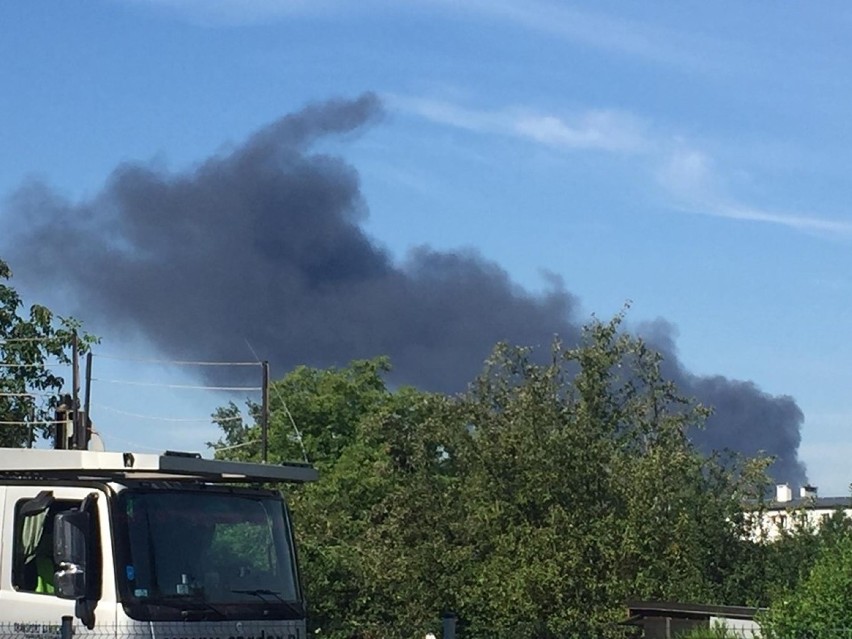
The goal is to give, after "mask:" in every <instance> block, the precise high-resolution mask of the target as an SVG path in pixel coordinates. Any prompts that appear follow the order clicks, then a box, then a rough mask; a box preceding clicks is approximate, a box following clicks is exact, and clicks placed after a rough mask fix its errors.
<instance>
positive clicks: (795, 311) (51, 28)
mask: <svg viewBox="0 0 852 639" xmlns="http://www.w3.org/2000/svg"><path fill="white" fill-rule="evenodd" d="M850 23H852V8H850V7H849V6H848V4H847V3H840V2H826V3H821V4H820V6H819V11H816V10H815V8H814V7H813V6H812V5H808V4H805V3H789V4H783V5H779V4H778V3H770V2H753V3H737V2H722V3H706V2H690V1H685V2H680V3H677V4H676V5H672V4H671V3H658V2H646V3H633V2H618V1H603V2H597V3H594V4H593V5H592V4H586V5H581V4H568V3H561V2H537V1H532V2H531V1H524V2H516V1H509V0H493V1H491V2H480V1H478V0H474V1H471V2H467V3H464V4H463V5H462V3H451V2H446V1H443V0H411V1H409V2H406V3H392V2H385V1H381V0H375V1H366V2H362V3H358V4H357V7H356V5H355V4H354V3H341V2H337V1H336V0H325V1H318V2H307V1H296V0H293V1H288V0H186V1H180V2H179V1H178V0H125V1H121V2H119V1H118V0H92V1H90V2H88V3H85V4H79V3H65V2H59V1H55V2H42V3H29V2H6V3H3V4H0V60H2V62H0V83H2V84H0V87H2V89H0V121H2V123H3V126H2V127H0V144H2V148H3V149H4V151H5V152H4V153H2V154H0V195H2V196H3V197H10V196H11V195H12V194H13V193H14V192H15V191H16V190H17V189H18V188H19V187H20V186H21V185H22V184H24V183H25V182H26V181H28V180H31V179H33V178H39V179H42V180H44V181H46V182H47V183H48V184H50V185H51V186H52V187H53V188H54V189H56V191H57V192H58V193H59V194H61V195H62V196H64V197H67V198H70V199H71V200H77V199H81V198H86V197H88V196H91V195H93V194H95V193H97V192H98V190H99V189H100V188H101V186H102V185H103V183H104V180H105V179H106V178H107V176H108V175H109V174H110V172H111V171H112V170H113V169H114V168H115V167H116V165H118V164H119V163H121V162H125V161H142V162H150V163H153V164H154V165H157V166H163V167H168V168H170V169H173V170H180V169H182V168H185V167H189V166H192V165H193V164H194V163H197V162H199V161H201V160H203V159H204V158H205V157H207V156H209V155H210V154H211V153H215V152H217V151H221V150H223V149H227V148H229V146H230V145H234V144H237V143H239V142H240V141H241V140H243V139H244V138H245V137H246V136H247V135H248V134H250V133H251V132H252V131H254V130H256V129H257V128H258V127H260V126H262V125H264V124H266V123H268V122H270V121H272V120H274V119H276V118H278V117H280V116H281V115H283V114H285V113H288V112H291V111H295V110H297V109H299V108H301V107H302V106H303V105H304V104H305V103H307V102H312V101H321V100H325V99H327V98H330V97H336V96H343V97H354V96H357V95H359V94H361V93H363V92H364V91H374V92H376V93H377V94H378V95H379V96H380V97H381V98H382V100H383V103H384V105H385V112H386V113H385V116H384V117H383V118H382V119H381V120H380V121H379V122H376V123H374V124H372V125H371V126H370V127H368V128H367V129H366V130H365V131H363V132H360V133H359V134H358V135H357V136H353V137H352V138H351V139H346V140H344V141H342V142H328V143H327V145H328V150H329V151H330V152H332V153H335V154H339V155H341V156H342V157H344V158H345V159H346V161H347V162H349V163H351V164H352V165H353V166H354V167H355V168H357V170H358V171H359V173H360V177H361V181H362V192H363V195H364V198H365V200H366V204H367V206H368V209H369V214H368V217H366V219H365V220H364V221H363V224H364V226H365V228H366V229H367V231H368V232H369V233H370V235H371V236H372V237H373V238H374V239H375V240H376V241H377V242H378V243H380V244H381V245H383V246H384V247H386V249H387V250H388V251H389V252H390V253H391V254H392V255H394V256H395V257H396V258H397V259H399V260H402V259H404V258H405V255H406V252H407V251H408V250H409V249H410V248H412V247H413V246H416V245H420V244H428V245H430V246H432V247H434V248H437V249H441V250H447V251H449V250H459V249H466V248H472V249H475V250H477V251H479V252H480V253H481V255H482V256H484V257H485V258H487V259H489V260H493V261H495V262H497V263H498V264H500V265H501V266H502V267H503V268H505V269H506V270H507V271H508V272H509V274H510V275H511V277H512V278H513V279H514V280H515V281H516V282H517V283H518V284H519V285H520V286H522V287H525V288H526V289H528V290H532V291H544V290H547V288H548V286H549V284H548V282H549V278H551V277H554V276H556V277H559V278H561V279H562V280H563V281H564V285H565V287H566V289H567V290H569V291H570V292H571V293H572V294H573V295H575V296H576V297H577V299H578V300H579V302H580V304H581V307H582V309H583V312H584V314H585V315H586V316H591V315H592V314H593V313H594V314H595V315H597V316H599V317H608V316H610V315H611V314H613V313H615V312H617V311H618V310H619V309H621V308H622V307H623V305H624V304H625V303H626V302H627V301H628V300H629V301H630V302H631V310H630V311H629V316H628V317H629V321H630V322H631V323H635V324H638V323H641V322H643V321H651V320H654V319H656V318H658V317H661V318H664V319H665V320H666V321H668V322H670V323H671V324H672V325H674V327H676V329H677V333H678V338H677V347H678V351H679V354H680V356H681V359H682V361H683V362H684V364H685V365H686V366H687V367H688V368H689V369H690V370H691V371H693V372H696V373H702V374H715V373H719V374H723V375H726V376H728V377H732V378H736V379H743V380H752V381H754V382H755V383H756V384H758V385H759V386H760V387H761V388H762V389H763V390H764V391H766V392H768V393H771V394H776V395H784V394H788V395H791V396H793V397H794V398H795V399H796V401H797V402H798V404H799V406H800V407H801V408H802V410H803V411H804V413H805V425H804V429H803V444H802V446H801V449H800V453H801V456H802V458H803V459H804V460H805V462H806V463H807V466H808V472H809V476H810V479H811V480H812V482H813V483H816V484H817V485H819V486H820V489H821V493H822V494H835V495H837V494H845V493H846V492H847V487H848V485H849V481H850V480H852V476H850V475H849V473H848V472H847V470H846V460H847V459H848V457H849V455H850V453H852V441H850V435H849V429H848V424H849V421H850V418H852V400H850V399H849V396H850V395H849V393H848V391H847V389H848V388H849V387H850V386H852V372H851V371H850V364H849V363H850V361H852V346H850V343H849V340H847V339H846V333H847V331H846V326H847V324H848V321H849V320H850V319H852V318H850V304H851V303H852V295H850V294H852V280H850V274H852V263H850V262H852V253H850V245H852V214H850V212H849V210H848V199H849V198H848V196H849V193H850V188H849V186H848V180H847V178H846V172H847V171H848V167H849V166H850V163H852V144H850V143H849V142H850V139H849V138H850V137H852V131H850V125H849V118H848V111H849V102H850V90H852V79H850V76H849V74H848V73H847V65H848V61H849V60H850V55H852V42H851V41H850V39H849V38H848V34H849V31H850V26H852V24H850ZM0 215H2V213H0ZM12 223H14V224H20V223H21V220H9V219H6V220H4V219H3V218H2V217H0V233H2V225H3V224H12ZM13 266H14V265H13ZM18 275H21V276H23V275H25V274H21V273H18ZM28 288H32V289H33V290H32V293H33V295H34V296H35V295H40V296H41V297H44V296H45V295H48V296H49V297H53V298H55V299H57V303H59V304H60V305H61V299H60V298H61V295H58V294H57V293H56V292H51V291H47V292H44V291H37V290H35V289H37V288H38V287H37V286H33V285H32V284H28ZM59 308H60V310H61V306H60V307H59ZM86 320H87V326H91V327H92V330H94V331H95V332H97V333H99V334H101V335H102V336H103V337H104V344H103V345H102V349H103V351H104V352H110V353H122V354H128V353H133V354H142V355H144V356H150V357H156V356H157V354H156V353H153V352H151V351H150V347H149V346H147V345H146V343H145V341H144V340H143V339H142V338H139V339H137V340H135V341H125V340H126V338H125V337H122V338H121V341H119V339H118V338H117V337H115V338H113V339H110V337H111V335H110V327H109V326H105V325H103V324H102V323H101V324H99V320H98V318H86ZM115 375H116V376H119V377H120V376H121V375H122V371H121V370H118V371H117V372H116V373H115ZM160 375H161V371H154V372H153V373H152V378H158V376H160ZM105 394H106V391H105ZM197 401H198V402H199V403H198V408H197V410H195V412H196V413H197V412H198V410H201V412H202V413H204V412H205V411H206V410H208V409H207V408H205V407H204V405H203V402H204V401H209V399H208V400H197ZM118 402H122V405H125V402H124V398H121V399H119V398H118V397H116V399H115V400H114V401H113V403H118ZM202 408H203V409H204V410H202ZM187 410H189V409H187ZM135 412H138V413H145V412H146V411H145V410H144V409H139V408H136V409H135ZM148 412H150V411H148ZM190 413H191V414H194V413H192V412H191V411H190ZM103 419H104V426H101V429H102V430H105V431H106V434H107V439H108V440H109V431H110V430H111V429H110V427H109V426H108V425H107V422H108V421H109V418H108V417H107V416H106V415H105V416H104V418H103ZM119 431H120V427H119V426H118V425H116V426H115V427H114V429H113V432H119ZM184 432H186V433H191V437H192V438H194V439H192V440H191V441H188V443H189V444H191V443H194V442H196V441H200V442H203V441H205V439H209V438H211V437H213V436H215V432H213V431H211V430H210V428H209V427H202V426H199V427H198V428H197V429H196V430H185V431H184ZM189 437H190V435H186V436H185V438H189ZM125 438H126V439H129V440H133V439H134V436H133V435H132V434H131V435H127V434H125ZM116 439H117V438H116ZM138 439H139V438H138V437H137V438H136V440H137V441H138ZM116 445H119V446H120V444H118V442H116ZM195 447H196V448H198V447H199V446H198V445H196V446H195Z"/></svg>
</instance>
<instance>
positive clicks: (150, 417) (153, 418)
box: [94, 404, 242, 423]
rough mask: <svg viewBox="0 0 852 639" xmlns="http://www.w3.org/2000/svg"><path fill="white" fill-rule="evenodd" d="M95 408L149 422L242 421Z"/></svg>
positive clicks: (101, 406)
mask: <svg viewBox="0 0 852 639" xmlns="http://www.w3.org/2000/svg"><path fill="white" fill-rule="evenodd" d="M94 407H95V408H98V409H100V410H105V411H108V412H110V413H116V414H117V415H124V416H125V417H135V418H136V419H148V420H151V421H160V422H178V423H212V422H214V421H215V422H230V421H236V420H238V419H242V416H240V415H236V416H234V417H222V418H218V419H217V418H213V417H160V416H157V415H142V414H141V413H131V412H129V411H126V410H122V409H120V408H114V407H112V406H104V405H103V404H95V406H94Z"/></svg>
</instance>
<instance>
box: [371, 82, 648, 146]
mask: <svg viewBox="0 0 852 639" xmlns="http://www.w3.org/2000/svg"><path fill="white" fill-rule="evenodd" d="M386 101H387V102H388V104H389V106H390V108H391V109H394V110H397V111H402V112H405V113H408V114H412V115H417V116H419V117H422V118H425V119H427V120H430V121H432V122H435V123H438V124H445V125H448V126H452V127H455V128H459V129H464V130H467V131H473V132H477V133H492V134H498V135H503V136H511V137H516V138H523V139H526V140H529V141H532V142H536V143H539V144H544V145H546V146H549V147H553V148H557V149H564V150H597V151H611V152H622V153H635V152H639V151H641V149H642V148H643V147H644V146H645V144H646V140H645V133H644V130H643V129H644V126H643V124H642V122H641V121H640V120H638V119H637V118H635V117H633V116H631V115H630V114H627V113H623V112H620V111H616V110H588V111H584V112H581V113H575V114H572V115H569V116H565V117H560V116H555V115H551V114H543V113H539V112H535V111H532V110H529V109H506V110H498V111H486V110H475V109H468V108H465V107H461V106H459V105H456V104H452V103H450V102H446V101H442V100H433V99H425V98H406V97H401V96H394V95H389V96H386Z"/></svg>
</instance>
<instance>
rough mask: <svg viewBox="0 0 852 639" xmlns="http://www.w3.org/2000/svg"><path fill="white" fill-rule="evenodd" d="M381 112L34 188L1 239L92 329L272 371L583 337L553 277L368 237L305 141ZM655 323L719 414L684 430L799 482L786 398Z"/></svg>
mask: <svg viewBox="0 0 852 639" xmlns="http://www.w3.org/2000/svg"><path fill="white" fill-rule="evenodd" d="M381 115H382V108H381V104H380V102H379V100H378V99H377V98H376V97H375V96H374V95H372V94H365V95H363V96H361V97H359V98H357V99H354V100H333V101H329V102H325V103H322V104H315V105H310V106H307V107H306V108H304V109H302V110H301V111H299V112H297V113H294V114H290V115H286V116H284V117H282V118H281V119H279V120H277V121H276V122H273V123H272V124H270V125H269V126H266V127H264V128H262V129H260V130H259V131H257V132H256V133H254V134H253V135H251V136H250V137H249V138H248V139H247V140H246V141H245V142H244V143H242V144H240V145H238V146H236V147H235V148H233V149H232V150H230V151H228V152H226V153H222V154H217V155H214V156H213V157H210V158H208V159H207V160H205V161H203V162H202V163H201V164H199V165H197V166H196V167H194V168H192V169H190V170H186V171H182V172H175V173H171V172H167V171H164V170H160V169H156V168H152V167H150V166H146V165H143V164H135V163H127V164H122V165H120V166H119V167H117V168H116V169H115V170H114V171H113V173H112V174H111V175H110V176H109V178H108V179H107V181H106V183H105V185H104V187H103V189H102V190H101V191H100V192H99V193H98V194H97V195H96V196H94V197H92V198H90V199H88V200H86V201H81V202H70V201H67V200H66V199H64V198H62V197H61V196H59V195H58V194H56V193H54V192H53V191H52V190H51V189H50V188H49V187H48V186H46V185H44V184H30V185H28V186H26V187H24V188H22V189H21V190H20V191H19V192H17V193H15V194H14V195H13V197H11V198H10V199H9V201H8V204H7V206H6V210H5V211H4V216H5V219H6V220H7V224H8V226H10V227H12V228H11V229H10V230H9V231H8V232H7V233H4V234H3V236H0V250H2V251H3V256H4V259H6V260H7V261H8V262H9V263H10V265H11V266H12V268H13V270H15V271H16V273H17V274H18V275H24V274H25V276H24V279H25V280H26V281H27V282H29V283H35V282H38V283H40V284H39V286H40V287H41V288H44V289H46V288H48V287H51V288H55V287H60V288H61V289H62V290H64V291H66V292H68V293H69V294H70V296H71V297H73V298H74V299H75V300H77V301H78V302H79V304H80V309H78V311H77V315H78V316H79V317H80V318H81V319H83V320H84V321H87V323H88V320H87V318H90V317H101V318H106V320H108V322H109V324H110V325H112V326H119V327H126V328H128V329H131V330H141V331H142V332H143V333H144V334H145V335H146V336H147V337H148V338H150V339H151V340H152V341H153V342H154V343H155V344H157V345H158V346H159V347H160V348H161V349H162V350H163V352H165V353H168V354H169V355H171V356H174V357H180V358H191V359H205V360H208V359H222V360H243V359H246V355H247V346H246V342H247V341H248V343H250V344H251V345H252V346H253V347H254V348H255V350H256V351H257V352H258V353H259V354H261V356H262V357H264V358H267V359H269V360H270V361H271V362H272V363H273V365H274V367H275V371H276V372H277V373H279V374H280V373H283V372H285V371H286V370H288V369H290V368H292V367H293V366H296V365H299V364H308V365H312V366H320V367H323V366H330V365H342V364H345V363H347V362H348V361H350V360H352V359H356V358H368V357H373V356H376V355H382V354H387V355H389V356H390V357H391V361H392V363H393V366H394V373H393V375H394V377H393V379H394V381H396V382H400V383H407V384H413V385H416V386H419V387H421V388H424V389H427V390H436V391H444V392H455V391H460V390H463V389H464V387H465V385H466V384H467V383H468V382H470V381H471V380H472V379H473V378H474V376H475V375H476V374H477V373H478V372H479V371H480V370H481V367H482V362H483V360H484V359H485V358H486V357H487V355H488V354H489V352H490V351H491V349H492V348H493V346H494V345H495V344H496V343H497V342H498V341H501V340H504V341H509V342H511V343H514V344H520V345H531V346H535V347H543V348H548V347H549V345H550V343H551V341H552V339H553V336H554V335H556V334H558V335H559V336H560V337H561V338H562V340H563V341H564V342H566V343H572V342H574V341H576V339H577V338H578V335H579V327H580V324H581V323H582V322H581V321H580V320H579V319H578V318H577V303H576V301H575V299H574V298H573V296H572V295H571V294H570V293H569V292H568V291H566V290H565V289H564V287H562V286H561V285H560V284H558V283H556V284H553V285H552V287H551V289H550V290H549V291H548V292H546V293H544V294H532V293H530V292H528V291H525V290H524V289H523V288H521V287H519V286H518V285H516V284H515V283H513V282H512V280H511V279H510V277H509V276H508V274H507V273H506V272H505V271H504V270H503V269H502V268H501V267H500V266H499V265H498V264H495V263H494V262H491V261H488V260H486V259H483V258H482V257H480V256H479V255H477V254H476V253H475V252H473V251H458V252H445V251H435V250H432V249H430V248H429V247H427V246H421V247H417V248H414V249H412V250H411V251H410V252H409V254H408V255H407V257H405V259H404V260H403V261H402V262H397V261H395V260H394V258H393V257H392V256H391V255H389V254H388V253H387V252H386V251H385V250H384V249H383V248H382V247H381V246H379V245H378V244H377V243H376V242H375V241H374V240H373V239H372V238H370V237H369V236H367V235H366V233H365V232H364V229H363V228H362V226H361V222H362V221H363V220H364V218H365V216H366V214H367V205H366V203H365V202H364V200H363V198H362V196H361V192H360V185H359V177H358V173H357V171H356V170H355V168H353V167H352V166H351V165H349V164H347V163H346V162H345V161H344V160H343V159H341V158H340V157H335V156H332V155H329V154H324V153H322V152H319V151H316V150H315V146H316V143H317V142H319V141H322V140H324V139H326V138H329V137H334V136H345V135H347V134H351V133H357V132H359V131H360V130H361V129H363V128H364V127H365V126H366V125H367V124H369V123H370V122H371V121H374V120H377V119H379V118H380V117H381ZM70 255H73V259H69V256H70ZM649 335H650V341H651V342H652V343H653V344H655V346H656V347H657V348H659V349H660V350H661V351H662V352H663V353H664V354H665V356H666V373H667V374H668V376H669V377H671V378H673V379H674V380H675V381H676V382H677V383H678V384H679V385H680V387H681V389H682V391H683V392H684V393H685V394H687V395H691V396H695V397H697V398H698V399H699V400H700V401H702V402H703V403H705V404H707V405H710V406H712V407H714V409H715V413H714V415H713V416H712V417H711V419H710V421H709V423H708V427H707V429H705V430H703V431H701V432H698V433H696V434H695V438H696V440H697V441H698V443H699V444H700V445H701V446H702V447H703V448H705V449H708V450H709V449H720V448H731V449H734V450H738V451H741V452H743V453H747V454H754V453H757V452H759V451H764V452H766V453H769V454H772V455H776V456H777V457H778V461H777V462H776V464H775V466H774V468H773V471H774V474H775V476H776V479H779V480H785V481H790V482H793V483H802V482H803V481H804V479H805V472H804V467H803V465H802V464H801V462H800V461H799V460H798V446H799V443H800V427H801V425H802V422H803V415H802V412H801V410H800V409H799V408H798V406H797V405H796V403H795V401H794V400H793V399H792V398H790V397H786V396H782V397H777V396H770V395H768V394H766V393H763V392H762V391H760V389H759V388H758V387H757V386H755V385H754V384H752V383H750V382H741V381H736V380H729V379H726V378H724V377H721V376H714V377H700V376H696V375H693V374H691V373H689V372H688V371H686V370H684V368H683V367H682V366H681V365H680V363H679V362H678V358H677V353H676V348H675V344H674V339H673V331H672V329H671V327H669V326H667V325H666V324H665V323H663V322H657V323H656V324H655V325H654V326H653V330H650V333H649Z"/></svg>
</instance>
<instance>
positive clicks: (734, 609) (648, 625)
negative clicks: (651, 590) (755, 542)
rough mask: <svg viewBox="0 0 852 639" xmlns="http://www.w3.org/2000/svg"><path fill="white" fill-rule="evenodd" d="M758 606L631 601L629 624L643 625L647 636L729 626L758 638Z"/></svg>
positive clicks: (747, 638) (666, 638) (665, 637)
mask: <svg viewBox="0 0 852 639" xmlns="http://www.w3.org/2000/svg"><path fill="white" fill-rule="evenodd" d="M758 610H759V609H758V608H746V607H744V606H709V605H705V604H686V603H674V602H666V601H628V602H627V619H626V620H625V621H624V622H622V623H624V624H626V625H630V626H637V627H639V628H641V629H642V636H643V637H644V639H675V638H676V637H678V636H681V635H683V634H685V633H687V632H689V631H690V630H695V629H697V628H717V627H721V628H725V629H726V630H727V631H728V633H729V635H731V636H737V637H742V638H743V639H754V638H756V637H759V636H760V627H759V626H758V624H757V622H756V621H755V620H754V617H755V615H756V614H757V612H758Z"/></svg>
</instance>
